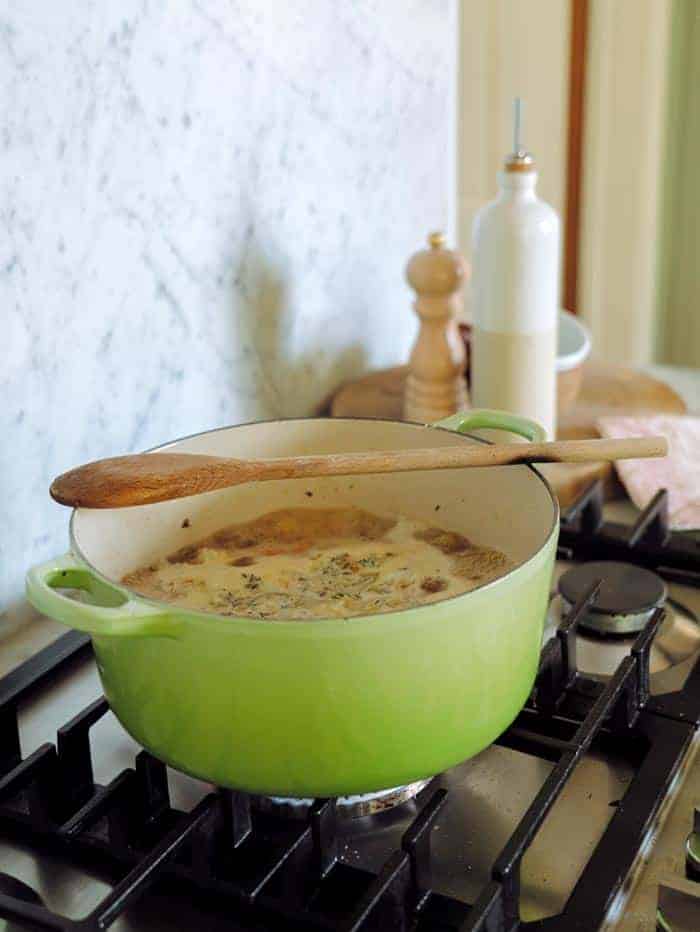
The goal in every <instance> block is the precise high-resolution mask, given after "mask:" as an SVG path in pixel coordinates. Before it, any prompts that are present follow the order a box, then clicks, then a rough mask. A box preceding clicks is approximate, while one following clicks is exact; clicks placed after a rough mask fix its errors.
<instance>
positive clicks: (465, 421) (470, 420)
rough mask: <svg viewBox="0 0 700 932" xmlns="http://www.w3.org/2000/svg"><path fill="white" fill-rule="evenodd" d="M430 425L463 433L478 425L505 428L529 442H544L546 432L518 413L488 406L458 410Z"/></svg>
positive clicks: (494, 428) (476, 427)
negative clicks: (492, 408)
mask: <svg viewBox="0 0 700 932" xmlns="http://www.w3.org/2000/svg"><path fill="white" fill-rule="evenodd" d="M431 426H432V427H443V428H445V429H446V430H454V431H456V432H457V433H458V434H465V433H467V431H469V430H476V429H478V428H479V427H488V428H491V429H493V430H507V431H509V432H510V433H511V434H518V435H519V436H520V437H524V438H525V439H526V440H529V441H530V442H531V443H544V441H545V440H546V439H547V432H546V431H545V429H544V427H542V426H541V425H540V424H538V423H537V421H531V420H530V419H529V418H527V417H520V415H519V414H510V413H509V412H507V411H492V410H490V409H489V408H473V409H472V410H471V411H458V412H457V414H451V415H450V416H449V417H446V418H443V419H442V420H441V421H436V422H435V423H434V424H432V425H431Z"/></svg>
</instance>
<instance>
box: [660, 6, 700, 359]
mask: <svg viewBox="0 0 700 932" xmlns="http://www.w3.org/2000/svg"><path fill="white" fill-rule="evenodd" d="M670 49H671V51H670V68H669V93H668V116H667V120H666V133H665V136H664V151H663V155H664V168H665V171H664V181H663V190H662V223H661V235H660V237H659V250H660V253H659V276H660V281H659V289H658V303H657V346H656V355H657V358H658V359H659V360H661V361H662V362H667V363H673V364H674V365H682V366H695V367H700V261H698V260H699V259H700V183H699V182H698V164H699V163H700V103H699V102H698V90H699V89H700V3H698V0H673V5H672V28H671V43H670Z"/></svg>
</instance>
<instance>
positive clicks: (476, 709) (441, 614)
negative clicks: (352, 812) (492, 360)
mask: <svg viewBox="0 0 700 932" xmlns="http://www.w3.org/2000/svg"><path fill="white" fill-rule="evenodd" d="M479 427H495V428H500V429H511V430H515V431H516V432H517V433H520V434H522V435H523V436H527V437H529V438H530V439H533V440H536V439H538V428H537V425H533V424H532V423H531V422H527V421H524V420H523V419H521V418H514V417H511V416H509V415H503V414H500V413H497V412H467V413H465V414H459V415H455V416H454V417H452V418H449V419H448V420H447V421H444V422H441V425H436V428H439V429H436V428H430V427H423V426H420V425H416V424H408V423H403V422H399V421H378V420H355V419H348V420H345V419H332V420H329V419H307V420H287V421H274V422H267V423H256V424H247V425H242V426H238V427H231V428H224V429H221V430H215V431H211V432H209V433H204V434H199V435H196V436H194V437H189V438H187V439H185V440H181V441H178V442H176V443H174V444H171V445H168V449H169V450H179V451H185V452H194V453H210V454H217V455H228V456H242V457H245V456H256V457H273V456H284V455H301V454H309V453H331V452H341V451H350V450H354V451H359V450H371V449H374V450H379V449H397V448H402V449H405V448H410V447H424V446H436V445H443V444H455V443H478V442H483V441H481V440H479V439H477V438H475V437H473V436H462V435H461V434H460V433H458V432H456V431H466V430H469V429H475V428H479ZM444 428H448V429H444ZM161 449H163V448H161ZM307 491H311V492H312V493H313V497H312V498H309V497H308V496H307V495H306V494H305V493H306V492H307ZM341 503H343V504H355V505H358V506H361V507H363V508H365V509H368V510H370V511H376V512H380V513H387V512H396V513H404V514H407V515H409V516H413V517H416V518H420V519H422V520H425V521H435V522H436V523H439V524H440V525H441V526H443V527H446V528H448V529H451V530H455V531H459V532H461V533H462V534H465V535H466V536H467V537H470V538H473V539H474V540H476V541H477V542H478V543H480V544H484V545H489V546H493V547H497V548H499V549H501V550H503V551H504V552H506V553H507V554H508V555H509V556H510V557H511V558H512V559H513V560H514V561H515V562H516V564H517V565H516V567H515V569H513V570H512V571H511V572H509V573H508V574H507V575H505V576H503V577H501V578H500V579H497V580H495V581H494V582H491V583H489V584H487V585H485V586H482V587H480V588H478V589H475V590H473V591H471V592H468V593H465V594H463V595H460V596H456V597H454V598H451V599H446V600H444V601H442V602H437V603H433V604H430V605H425V606H421V607H417V608H413V609H407V610H404V611H400V612H385V613H381V614H376V615H372V616H366V617H359V618H351V619H346V620H344V619H328V620H318V621H269V620H265V621H261V620H257V619H251V618H231V617H227V616H220V615H214V614H205V613H198V612H190V611H182V610H181V611H179V610H178V609H177V607H176V606H173V605H169V604H166V603H159V602H155V601H150V600H147V599H145V598H143V597H141V596H138V595H137V594H136V593H134V592H131V591H129V590H128V589H126V588H125V587H124V586H122V585H121V584H120V582H119V580H120V579H121V578H122V577H123V575H124V574H125V573H127V572H129V571H131V570H134V569H136V568H137V567H139V566H142V565H144V564H146V563H148V562H149V561H151V560H153V559H155V558H157V557H160V556H163V555H165V554H166V553H169V552H171V551H172V550H174V549H176V548H179V547H181V546H183V545H184V544H186V543H193V542H195V541H197V540H198V539H200V538H202V537H204V536H205V535H207V534H209V533H211V532H212V531H213V530H215V529H217V528H219V527H221V526H223V525H225V524H228V523H232V522H235V521H244V520H246V519H249V518H252V517H255V516H258V515H260V514H263V513H265V512H267V511H271V510H273V509H275V508H280V507H288V506H297V505H299V506H312V507H322V506H324V505H338V504H341ZM438 506H439V512H438V514H437V516H436V509H437V508H438ZM186 518H187V519H188V521H185V519H186ZM557 533H558V507H557V503H556V500H555V498H554V497H553V495H552V493H551V491H550V489H549V487H548V485H547V484H546V482H545V481H544V479H542V477H541V476H540V475H539V474H538V473H537V472H536V471H535V470H534V469H533V468H531V467H529V466H503V467H489V468H484V469H468V470H461V471H460V470H443V471H436V472H419V473H405V474H402V475H381V476H362V477H357V476H356V477H348V478H347V479H343V478H323V479H316V480H313V481H309V480H287V481H279V482H267V483H261V484H258V485H254V484H251V485H243V486H237V487H235V488H231V489H226V490H222V491H219V492H211V493H208V494H206V495H201V496H196V497H192V498H187V499H179V500H177V501H171V502H163V503H161V504H157V505H148V506H145V507H141V508H125V509H118V510H108V511H104V510H103V511H91V510H87V509H78V510H77V511H75V512H74V513H73V516H72V521H71V553H70V554H69V555H68V556H66V557H64V558H61V559H58V560H54V561H52V562H50V563H47V564H44V565H43V566H40V567H36V568H35V569H34V570H32V571H31V572H30V573H29V574H28V577H27V590H28V595H29V598H30V600H31V602H32V603H33V604H34V605H35V606H36V607H37V608H39V609H40V610H41V611H43V612H44V613H45V614H47V615H50V616H52V617H54V618H56V619H58V620H60V621H62V622H64V623H65V624H67V625H69V626H71V627H74V628H77V629H79V630H81V631H87V632H89V634H90V635H91V636H92V641H93V645H94V650H95V656H96V659H97V664H98V668H99V672H100V676H101V679H102V684H103V686H104V691H105V695H106V697H107V699H108V701H109V704H110V706H111V708H112V710H113V711H114V713H115V714H116V715H117V717H118V718H119V720H120V721H121V723H122V725H123V726H124V728H125V729H126V730H127V731H128V732H129V733H130V734H131V735H132V736H133V737H134V738H135V739H136V741H138V742H139V743H140V744H141V745H143V747H145V748H147V749H148V750H149V751H150V752H151V753H153V754H154V755H155V756H156V757H159V758H160V759H162V760H164V761H165V762H166V763H168V764H170V765H172V766H173V767H175V768H177V769H178V770H182V771H185V772H187V773H189V774H192V775H193V776H195V777H199V778H201V779H204V780H207V781H210V782H212V783H215V784H219V785H221V786H227V787H234V788H237V789H241V790H246V791H248V792H251V793H262V794H276V795H286V796H303V797H305V796H338V795H344V794H351V793H361V792H368V791H372V790H379V789H383V788H386V787H393V786H397V785H400V784H404V783H408V782H411V781H413V780H417V779H420V778H424V777H429V776H432V775H433V774H436V773H439V772H440V771H442V770H444V769H445V768H447V767H450V766H452V765H454V764H456V763H458V762H459V761H461V760H464V759H465V758H467V757H470V756H472V755H474V754H476V753H478V752H479V751H480V750H482V749H483V748H484V747H486V746H487V745H488V744H490V743H491V742H492V741H493V740H494V739H495V738H496V737H497V736H498V735H499V734H500V733H501V732H502V731H503V730H504V729H505V728H506V727H507V726H508V725H509V724H510V723H511V722H512V720H513V719H514V718H515V716H516V715H517V713H518V711H519V710H520V709H521V707H522V705H523V704H524V702H525V700H526V699H527V696H528V694H529V692H530V690H531V688H532V685H533V682H534V678H535V673H536V670H537V663H538V658H539V652H540V644H541V638H542V627H543V621H544V616H545V611H546V606H547V599H548V595H549V585H550V579H551V573H552V567H553V563H554V557H555V550H556V542H557ZM69 588H70V589H79V590H82V592H81V599H80V600H76V599H75V598H74V597H69V596H68V595H66V594H64V593H62V592H61V591H60V589H69Z"/></svg>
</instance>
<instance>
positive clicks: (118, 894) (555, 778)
mask: <svg viewBox="0 0 700 932" xmlns="http://www.w3.org/2000/svg"><path fill="white" fill-rule="evenodd" d="M597 496H598V493H595V492H594V493H591V495H590V496H589V497H588V499H587V503H588V504H586V503H584V505H583V506H582V507H581V508H579V510H578V512H577V513H575V515H574V517H575V520H576V521H577V522H579V524H580V527H582V528H583V530H579V531H578V532H577V531H574V530H573V529H572V526H571V525H570V526H569V530H568V532H567V533H568V540H569V544H567V546H571V545H573V546H576V547H579V546H581V547H584V546H588V543H587V541H589V540H590V535H591V534H593V533H594V532H593V531H592V530H591V528H592V527H593V525H594V524H596V521H597V518H596V509H597V507H598V505H597V504H596V503H597V501H598V498H597ZM590 502H593V504H592V505H591V504H590ZM655 507H656V508H657V511H656V512H655V514H654V515H653V516H652V517H648V518H646V519H645V521H643V522H641V523H638V527H640V528H641V530H640V531H639V533H638V534H637V536H636V540H635V543H634V546H633V547H632V550H633V552H634V557H635V559H636V557H637V554H638V553H639V552H645V553H647V554H649V553H651V550H649V549H647V550H646V551H644V550H643V548H644V547H646V548H657V549H658V548H659V547H662V545H661V544H660V543H659V540H661V538H662V537H663V535H662V534H661V531H660V530H659V528H660V527H661V526H662V524H663V522H662V518H661V517H659V516H662V515H663V505H657V506H655ZM586 509H588V510H586ZM586 515H588V516H587V517H586ZM598 525H599V526H598V529H597V531H595V533H596V534H599V533H600V531H601V528H602V527H605V525H600V523H599V522H598ZM655 528H656V530H655ZM577 534H580V535H582V536H581V537H580V538H578V537H577V536H576V535H577ZM587 535H588V536H587ZM632 536H634V535H632ZM664 539H666V538H664ZM580 541H583V542H584V543H583V544H581V543H580ZM627 546H628V547H629V544H627ZM668 546H670V544H669V543H665V544H663V547H664V548H666V547H668ZM639 548H642V550H641V551H640V550H639ZM654 552H656V551H654ZM597 553H598V555H600V551H597ZM628 558H629V553H628ZM695 565H696V566H697V559H696V564H695ZM655 568H657V569H658V567H655ZM598 588H599V587H598V585H595V584H594V585H592V586H591V587H590V589H589V590H588V591H587V592H586V593H585V594H584V595H583V596H582V597H581V599H580V600H579V602H578V603H577V604H576V605H575V606H574V607H573V608H572V609H571V610H570V612H569V614H568V615H567V617H566V618H565V619H564V621H563V622H562V624H561V626H560V629H559V631H558V632H557V635H556V637H554V638H553V639H552V640H550V641H549V642H548V643H547V645H545V648H544V650H543V653H542V657H541V664H540V671H539V674H538V677H537V682H536V687H535V690H534V692H533V696H532V697H531V700H530V701H529V702H528V704H527V705H526V707H525V709H524V710H523V711H522V712H521V714H520V715H519V716H518V718H517V719H516V721H515V722H514V724H513V725H512V726H511V727H510V728H509V729H508V730H507V731H506V732H505V733H504V734H503V735H502V736H501V737H500V738H499V740H498V743H499V744H501V745H502V746H504V747H509V748H512V749H514V750H518V751H524V752H525V753H528V754H534V755H536V756H538V757H541V758H544V759H546V760H549V761H552V762H553V763H554V767H553V769H552V770H551V772H550V773H549V776H548V777H547V779H546V780H545V782H544V784H543V785H542V787H541V788H540V790H539V792H538V793H537V794H536V796H535V798H534V799H533V800H532V802H531V804H530V806H529V808H528V809H527V811H526V813H525V815H524V816H523V818H522V819H521V821H520V823H519V825H518V826H517V828H516V830H515V832H514V833H513V835H512V836H511V838H510V840H509V841H508V842H507V843H506V845H505V846H504V848H503V850H502V851H501V853H500V855H499V856H498V857H497V858H496V860H495V862H494V864H493V868H492V871H491V878H490V881H489V882H488V883H487V884H486V885H485V887H484V888H483V889H482V891H481V893H480V895H479V896H478V897H477V898H476V901H475V902H474V903H473V904H468V903H464V902H461V901H459V900H457V899H455V898H452V897H447V896H443V895H441V894H439V893H436V892H435V891H433V890H432V889H431V873H430V871H431V864H430V862H431V852H430V839H431V831H432V829H433V827H434V825H435V820H436V818H437V816H438V813H439V812H440V811H441V809H442V807H443V806H444V804H445V802H446V797H447V792H446V790H444V789H437V790H434V791H433V792H432V794H431V793H430V791H429V789H428V790H426V791H424V793H423V796H422V797H421V798H422V801H423V802H422V807H421V809H420V811H419V812H418V814H417V816H416V817H415V819H414V821H413V823H412V824H411V826H410V827H409V828H408V830H407V831H406V832H405V833H404V835H403V837H402V840H401V844H400V846H399V847H398V848H397V849H396V850H395V851H394V852H393V853H392V854H390V855H389V857H388V858H387V860H386V861H385V863H384V866H383V867H382V868H381V869H380V870H379V871H378V872H376V873H373V872H371V871H368V870H365V869H363V868H360V867H358V866H355V865H350V864H348V863H345V862H343V861H342V860H341V859H340V857H339V845H338V816H337V810H336V804H335V801H334V800H330V799H327V800H316V801H315V802H314V803H313V805H312V806H311V808H310V810H309V812H308V815H307V818H306V820H305V821H301V820H285V819H281V818H280V817H278V816H274V815H270V814H269V813H265V812H259V811H256V810H255V809H254V808H252V807H251V800H250V799H249V797H248V796H246V795H245V794H243V793H236V792H231V791H227V790H219V791H217V792H213V793H210V794H209V795H208V796H206V797H205V798H204V799H202V800H201V801H200V803H199V804H198V805H197V806H196V807H195V808H194V809H193V810H192V811H191V812H189V813H186V812H182V811H178V810H176V809H173V808H172V807H171V805H170V799H169V793H168V781H167V771H166V767H165V766H164V765H163V764H162V763H161V762H159V761H157V760H156V759H155V758H153V757H151V755H149V754H148V753H147V752H146V751H142V752H140V753H139V754H138V755H137V757H136V760H135V763H134V767H133V768H128V769H126V770H124V771H122V772H121V773H119V774H117V775H116V776H115V778H114V779H113V780H112V781H111V782H110V783H109V784H107V785H106V786H102V785H99V784H96V783H95V782H94V775H93V766H92V758H91V750H90V729H91V728H92V726H93V725H94V724H95V723H96V722H97V721H99V720H100V718H101V717H102V716H103V715H104V714H105V713H106V712H107V709H108V707H107V703H106V701H105V700H104V699H103V698H99V699H97V700H96V701H95V702H93V703H91V704H90V705H89V706H87V707H86V708H85V709H84V710H83V711H82V712H80V713H79V714H78V715H77V716H75V717H74V718H73V719H71V721H69V722H68V723H66V724H65V725H64V726H63V727H62V728H60V729H59V731H58V734H57V738H56V742H55V744H52V743H49V744H45V745H43V746H42V747H40V748H38V749H37V750H35V751H34V752H33V753H32V754H30V755H29V756H28V757H26V758H22V757H21V754H20V745H19V732H18V723H17V705H18V703H19V702H20V701H21V699H22V698H24V697H26V696H29V695H30V694H31V693H32V691H33V690H35V689H38V688H40V687H41V686H43V685H44V684H45V683H47V682H49V681H50V678H51V676H53V675H55V674H56V673H57V672H58V671H60V670H62V669H65V668H66V667H67V666H68V665H69V664H71V663H73V662H74V661H75V660H76V658H81V657H84V656H85V653H86V651H88V650H89V647H88V644H87V642H86V639H85V638H83V637H80V636H76V635H74V634H67V635H65V636H64V637H62V638H60V639H59V640H58V641H57V642H55V643H54V644H53V645H50V646H49V647H48V648H46V649H45V650H44V651H42V652H40V654H38V655H37V656H36V657H34V658H32V659H31V660H30V661H27V662H26V663H25V664H23V665H22V666H21V667H19V668H17V670H15V671H13V673H12V674H10V676H8V677H5V679H3V680H2V681H0V748H2V752H3V753H2V759H1V764H2V766H1V767H0V831H1V832H2V833H4V834H6V835H10V836H12V837H15V838H19V839H22V840H23V841H25V842H28V843H31V844H33V845H35V846H37V847H39V848H48V849H51V850H53V851H58V852H59V853H61V854H63V855H64V856H65V857H66V858H68V859H75V860H77V861H80V859H81V858H83V859H84V858H85V857H86V856H87V857H88V858H89V859H90V860H91V861H93V862H95V861H97V860H99V863H100V864H103V863H104V865H105V866H107V867H109V868H110V870H111V872H112V874H113V876H116V877H117V878H118V879H117V882H116V885H115V886H114V887H113V889H112V890H111V891H110V893H109V894H108V895H107V896H106V897H105V898H104V899H103V900H102V902H101V903H100V904H99V905H98V906H97V907H96V908H95V909H94V910H93V912H92V913H90V914H89V915H88V916H87V917H85V918H83V919H80V920H73V919H69V918H66V917H63V916H59V915H57V914H55V913H53V912H51V911H50V910H49V909H48V908H47V907H46V906H45V905H44V904H42V903H41V902H40V901H39V900H38V897H37V896H36V895H35V894H33V891H31V890H29V889H28V888H24V887H22V888H21V889H20V887H19V885H18V883H17V881H13V880H12V878H7V877H5V878H3V875H2V874H0V916H1V917H4V918H7V919H15V920H19V921H21V922H24V923H27V924H29V926H30V927H34V928H37V929H46V930H58V932H79V930H80V932H93V930H94V932H97V930H104V929H108V928H109V927H110V925H111V924H112V923H113V922H114V921H115V920H116V919H117V918H118V917H119V916H120V915H121V914H122V913H123V912H124V911H125V910H126V909H128V908H129V907H130V906H131V905H132V904H134V903H135V902H136V901H137V900H139V899H140V898H141V897H142V896H143V895H144V894H145V893H146V892H147V891H148V890H149V889H150V888H151V887H152V885H153V884H155V883H163V884H171V885H174V887H176V888H177V890H179V891H182V890H183V889H186V890H188V891H190V892H191V893H192V894H196V893H203V894H206V895H207V901H208V904H209V908H211V904H212V903H216V904H219V905H220V907H221V909H222V910H224V914H225V915H229V916H232V917H235V920H236V922H237V923H238V924H239V925H238V926H237V927H239V928H240V927H244V928H245V927H251V926H254V927H260V923H263V924H264V927H265V928H266V929H270V930H274V929H295V928H299V929H305V930H318V932H333V930H336V932H359V930H362V932H373V930H382V932H390V930H394V932H408V930H409V929H411V930H413V929H415V930H417V932H457V930H459V932H516V930H517V932H545V930H546V932H568V930H570V929H572V928H574V927H575V928H577V929H579V930H581V932H593V930H596V929H598V928H599V926H600V924H601V922H602V921H603V919H604V917H605V915H606V912H607V911H608V909H609V907H610V905H611V903H612V902H613V900H614V898H615V896H616V895H617V893H618V892H619V890H620V888H621V886H622V884H623V883H624V880H625V878H626V876H627V875H628V872H629V870H630V868H631V866H632V865H633V863H634V861H635V859H636V857H637V855H638V852H639V849H640V846H641V845H642V843H643V841H644V838H645V836H646V835H647V833H648V831H649V830H650V827H651V826H652V825H653V823H654V820H655V818H656V816H657V814H658V811H659V809H660V807H661V805H662V803H663V800H664V798H665V796H666V794H667V791H668V789H669V786H670V785H671V783H672V781H673V779H674V776H675V774H676V773H677V771H678V768H679V767H680V765H681V763H682V761H683V759H684V757H685V755H686V752H687V749H688V747H689V744H690V742H691V740H692V738H693V735H694V732H695V726H696V724H697V722H698V721H700V663H697V664H696V666H695V668H694V669H693V671H692V672H691V674H690V676H689V677H688V680H687V681H686V684H685V686H684V688H683V690H682V691H680V692H679V693H671V694H667V695H661V696H655V697H652V698H650V697H649V651H650V647H651V643H652V641H653V638H654V635H655V634H656V632H657V629H658V627H659V624H660V623H661V620H662V619H663V611H662V610H657V611H655V612H654V614H653V616H652V618H651V619H650V621H649V622H648V623H647V625H646V627H645V628H644V629H643V631H642V632H641V633H640V634H639V635H638V637H637V639H636V641H635V642H634V645H633V647H632V650H631V653H630V655H629V656H627V657H626V658H625V659H624V660H623V662H622V663H621V664H620V666H619V667H618V669H617V671H616V673H615V674H614V675H613V676H612V677H611V679H610V680H609V681H608V682H607V683H606V684H603V683H601V682H599V681H596V680H593V679H591V678H588V677H586V676H585V675H583V674H581V673H580V672H579V671H578V670H577V668H576V653H575V651H576V641H575V635H576V627H577V625H578V623H579V621H580V619H581V618H582V617H583V616H584V615H585V613H586V612H587V610H588V609H589V608H590V606H591V604H592V603H593V602H594V600H595V598H596V596H597V593H598ZM611 745H614V746H615V747H617V748H620V747H624V748H626V749H627V750H628V751H629V756H630V758H631V759H632V760H634V762H635V767H636V771H635V776H634V777H633V779H632V780H631V782H630V784H629V786H628V789H627V790H626V792H625V795H624V797H623V798H622V799H621V800H620V804H619V806H618V807H617V808H616V810H615V812H614V815H613V816H612V818H611V820H610V822H609V823H608V825H607V828H606V829H605V831H604V833H603V835H602V837H601V838H600V840H599V842H598V844H597V846H596V847H595V850H594V851H593V854H592V856H591V857H590V859H589V861H588V863H587V865H586V866H585V868H584V869H583V871H582V873H581V876H580V878H579V880H578V882H577V884H576V886H575V888H574V890H573V891H572V893H571V895H570V897H569V899H568V901H567V903H566V905H565V907H564V910H563V911H562V912H561V913H560V914H559V915H557V916H552V917H550V918H547V919H543V920H539V921H536V922H525V921H522V920H521V919H520V918H519V916H520V909H519V903H520V870H521V862H522V859H523V856H524V855H525V853H526V851H527V850H528V847H529V846H530V844H531V843H532V841H533V839H534V838H535V837H536V836H537V833H538V831H539V829H540V827H541V826H542V823H543V822H544V820H545V819H546V817H547V814H548V813H549V811H550V810H551V808H552V807H553V805H554V804H555V803H556V801H557V799H558V798H559V796H560V794H561V792H562V790H563V788H564V787H565V786H566V784H567V781H568V780H569V778H570V777H571V775H572V773H573V772H574V770H575V769H576V767H577V766H578V764H579V763H580V761H581V760H582V759H583V758H584V756H585V755H586V753H587V752H588V751H589V750H590V749H591V748H593V747H596V748H600V749H604V748H605V747H609V746H611ZM466 833H467V827H466V826H465V837H466ZM3 881H4V882H3Z"/></svg>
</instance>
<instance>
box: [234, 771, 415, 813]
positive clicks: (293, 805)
mask: <svg viewBox="0 0 700 932" xmlns="http://www.w3.org/2000/svg"><path fill="white" fill-rule="evenodd" d="M429 783H430V780H417V781H416V782H415V783H407V784H406V786H395V787H392V788H391V789H389V790H378V791H377V792H375V793H358V794H357V795H355V796H339V797H338V799H337V800H336V805H337V807H338V815H339V816H341V817H342V818H345V819H359V818H361V817H362V816H369V815H375V814H376V813H378V812H385V811H386V810H388V809H393V808H394V806H400V805H401V804H402V803H405V802H407V801H408V800H409V799H413V798H414V796H417V795H418V794H419V793H420V791H421V790H422V789H424V788H425V787H426V786H427V785H428V784H429ZM312 803H313V799H294V798H293V797H288V796H252V797H251V805H252V806H253V808H254V809H257V810H259V811H261V812H271V813H274V814H275V815H280V816H283V817H285V818H292V819H303V818H306V816H307V814H308V811H309V808H310V807H311V805H312Z"/></svg>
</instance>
